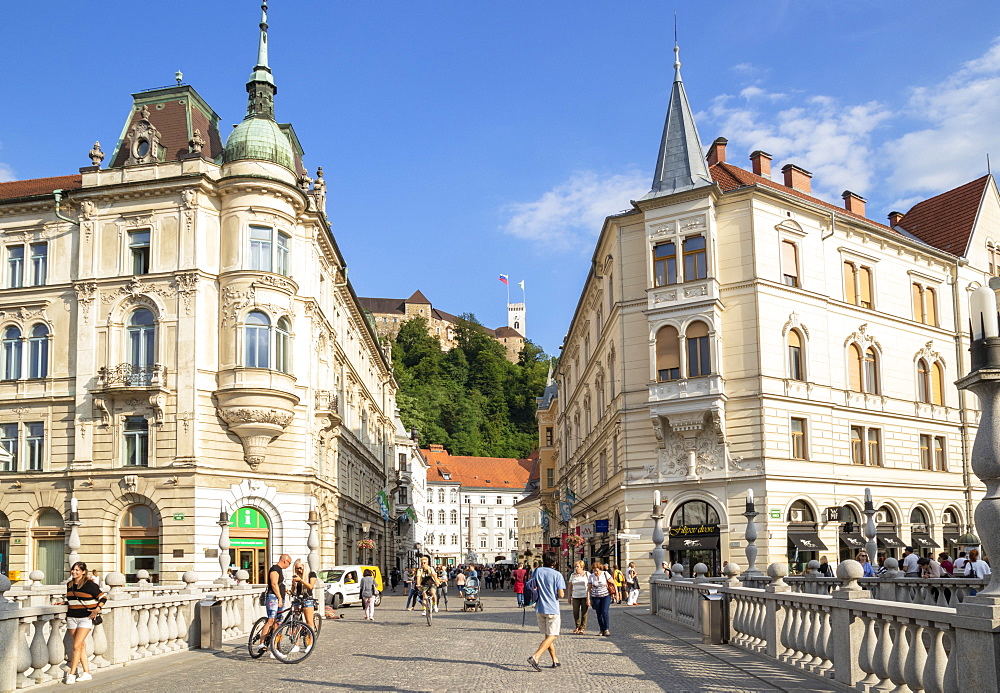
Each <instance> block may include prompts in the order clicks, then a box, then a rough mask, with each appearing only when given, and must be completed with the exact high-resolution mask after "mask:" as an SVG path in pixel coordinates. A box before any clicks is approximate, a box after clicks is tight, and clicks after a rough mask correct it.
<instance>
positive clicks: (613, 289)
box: [540, 61, 1000, 575]
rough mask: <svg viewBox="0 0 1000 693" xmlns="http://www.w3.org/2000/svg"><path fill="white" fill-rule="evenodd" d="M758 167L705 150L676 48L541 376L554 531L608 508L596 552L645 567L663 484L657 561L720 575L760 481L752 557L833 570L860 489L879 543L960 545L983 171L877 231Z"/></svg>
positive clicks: (992, 197) (720, 142) (988, 241)
mask: <svg viewBox="0 0 1000 693" xmlns="http://www.w3.org/2000/svg"><path fill="white" fill-rule="evenodd" d="M750 162H751V167H750V169H751V170H746V169H744V168H741V167H738V166H736V165H734V164H733V163H731V162H729V161H727V152H726V140H725V139H724V138H719V139H717V140H715V142H714V143H713V145H712V146H711V149H710V150H709V152H708V155H707V157H706V156H705V154H704V151H703V149H702V145H701V140H700V139H699V137H698V133H697V130H696V128H695V123H694V119H693V116H692V112H691V109H690V106H689V104H688V101H687V97H686V95H685V92H684V85H683V83H682V81H681V77H680V63H679V61H678V62H677V63H676V65H675V78H674V83H673V91H672V94H671V98H670V104H669V108H668V112H667V118H666V124H665V126H664V131H663V136H662V140H661V144H660V150H659V157H658V160H657V164H656V172H655V175H654V178H653V184H652V187H651V190H650V192H649V193H648V194H647V195H646V196H645V197H643V198H642V199H640V200H637V201H635V202H634V203H633V204H632V208H631V209H630V210H628V211H626V212H623V213H621V214H617V215H614V216H611V217H608V218H607V220H606V222H605V224H604V227H603V229H602V230H601V235H600V238H599V240H598V242H597V246H596V248H595V250H594V254H593V270H592V272H591V273H590V275H589V277H588V278H587V280H586V282H585V285H584V287H583V290H582V292H581V296H580V300H579V304H578V308H577V310H576V313H575V315H574V317H573V320H572V322H571V324H570V327H569V331H568V334H567V336H566V339H565V345H564V349H563V352H562V356H561V358H560V361H559V368H558V371H557V372H556V375H555V377H556V381H557V383H558V400H555V401H558V423H557V426H556V429H557V430H556V434H555V440H554V444H555V447H556V448H557V450H556V455H557V460H558V465H559V466H558V471H557V472H556V475H557V477H558V478H557V480H556V486H557V488H556V491H557V493H559V494H560V498H561V500H563V501H566V500H571V499H572V498H573V497H574V496H575V497H576V502H575V503H574V504H573V511H572V519H571V520H570V521H569V522H566V523H564V524H563V525H562V526H561V527H560V528H559V531H570V532H572V531H574V528H575V527H576V526H578V525H579V524H581V523H584V522H593V521H595V520H602V519H603V520H607V521H608V523H609V529H610V531H609V533H608V535H607V536H604V537H601V536H598V537H596V538H595V540H594V541H592V542H590V544H589V547H588V552H590V553H592V552H594V551H600V547H601V544H602V543H604V542H610V543H611V545H612V548H613V552H612V555H617V556H618V557H620V558H621V559H622V560H623V561H624V560H630V559H632V560H636V561H637V562H638V563H639V566H640V573H641V574H643V575H648V574H649V572H650V570H651V569H652V565H651V563H650V561H649V552H650V549H651V548H652V545H651V543H650V541H651V530H652V520H651V519H650V515H651V504H652V498H653V491H654V490H660V491H661V492H662V493H663V497H664V499H665V501H664V512H665V521H664V522H665V526H667V527H669V528H670V532H669V533H668V535H669V538H668V544H667V548H668V549H669V556H670V559H671V560H672V561H680V562H682V563H684V564H685V566H691V565H693V564H694V563H696V562H698V561H704V562H705V563H706V564H707V565H708V566H709V568H710V570H711V571H712V572H713V574H718V571H719V569H720V567H721V564H722V562H723V561H726V560H729V561H735V562H737V563H740V564H744V563H745V562H746V561H745V558H744V548H745V546H746V541H744V537H743V535H744V530H745V527H746V519H745V518H744V516H743V513H744V511H745V501H746V496H747V493H748V491H749V490H752V491H753V492H754V494H755V496H756V510H757V511H758V512H759V513H760V515H758V517H757V519H756V523H757V526H758V532H759V536H760V538H759V539H758V540H757V545H758V547H759V548H760V557H759V559H758V565H757V567H758V569H761V568H762V567H763V566H766V565H767V564H768V563H770V562H772V561H778V560H788V561H790V562H792V563H793V564H795V565H796V566H801V565H802V564H803V563H804V562H805V561H807V560H809V559H812V558H817V557H818V556H820V555H827V556H829V558H830V559H831V560H832V561H834V562H836V561H838V560H841V559H843V558H846V557H853V556H854V555H855V553H856V551H857V549H858V548H860V545H863V541H859V539H860V536H861V535H860V532H861V527H862V523H863V521H864V516H863V515H862V510H863V500H864V490H865V489H866V488H871V490H872V493H873V496H874V499H875V506H876V510H877V513H876V521H877V522H878V534H879V537H880V539H879V545H880V550H882V551H885V552H887V553H890V554H895V555H897V556H898V554H899V550H900V548H901V547H902V546H904V545H908V544H912V545H915V546H916V547H917V548H918V549H921V551H922V552H928V553H929V552H937V551H939V550H948V551H952V552H954V550H955V545H956V543H957V540H958V538H959V536H960V535H961V534H963V533H964V532H966V531H967V530H968V529H970V525H971V523H972V512H973V509H974V506H975V499H976V498H979V497H981V489H980V488H979V487H978V486H977V485H976V484H977V483H978V482H976V481H975V479H974V477H972V476H971V474H970V470H969V466H968V465H969V451H970V450H971V445H972V441H973V438H974V436H975V431H976V424H977V421H978V415H979V414H978V410H977V402H976V400H975V397H973V396H972V395H970V394H968V393H966V392H964V391H962V392H960V391H958V390H957V389H956V388H955V386H954V384H953V383H954V382H955V380H957V379H958V378H960V377H962V376H964V375H965V374H966V373H967V372H968V368H969V365H968V356H967V348H968V343H967V340H968V336H967V334H966V331H967V327H968V324H969V322H968V321H969V312H968V297H969V293H970V292H971V291H972V290H973V289H975V288H976V287H978V286H981V285H982V284H984V283H985V282H986V281H987V280H988V278H989V276H990V275H996V274H1000V196H998V193H997V186H996V183H995V182H994V180H993V178H992V177H991V176H984V177H982V178H979V179H977V180H975V181H973V182H971V183H968V184H966V185H964V186H962V187H960V188H957V189H955V190H952V191H948V192H946V193H943V194H942V195H939V196H937V197H934V198H931V199H930V200H926V201H924V202H921V203H919V204H918V205H916V206H914V207H913V209H911V210H910V211H909V212H907V213H906V214H899V213H895V212H894V213H892V214H890V215H889V216H890V222H889V224H888V225H886V224H882V223H879V222H876V221H873V220H871V219H869V218H867V216H866V215H865V200H864V199H863V198H862V197H860V196H859V195H857V194H855V193H853V192H850V191H845V192H844V194H843V198H844V203H843V206H838V205H832V204H829V203H828V202H825V201H823V200H820V199H818V198H816V197H815V196H813V195H812V193H811V190H810V178H811V174H810V173H809V172H807V171H805V170H803V169H802V168H800V167H797V166H795V165H791V164H790V165H788V166H785V167H784V168H783V169H782V174H783V179H782V180H780V181H779V180H775V179H773V178H772V175H771V168H770V162H771V156H770V155H769V154H767V153H765V152H762V151H756V152H754V153H752V154H751V155H750ZM553 401H554V400H553V399H552V398H548V399H547V400H546V402H545V406H544V407H542V409H543V410H547V409H549V408H551V405H552V402H553ZM543 414H545V415H547V412H545V411H540V416H541V415H543ZM542 432H543V433H542V434H543V435H544V425H543V428H542ZM544 450H545V448H544V446H543V459H544ZM542 481H543V484H542V488H543V489H544V488H545V484H544V481H545V480H544V478H543V480H542ZM617 532H622V533H626V534H629V533H632V534H639V535H640V536H641V540H633V541H632V542H631V544H630V546H627V545H626V544H625V543H624V542H622V541H620V540H619V541H616V536H617V534H616V533H617ZM938 547H940V548H938ZM588 555H589V554H588ZM953 555H954V554H953Z"/></svg>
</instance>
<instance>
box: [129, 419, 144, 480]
mask: <svg viewBox="0 0 1000 693" xmlns="http://www.w3.org/2000/svg"><path fill="white" fill-rule="evenodd" d="M125 466H126V467H148V466H149V422H148V421H146V419H145V417H142V416H127V417H125Z"/></svg>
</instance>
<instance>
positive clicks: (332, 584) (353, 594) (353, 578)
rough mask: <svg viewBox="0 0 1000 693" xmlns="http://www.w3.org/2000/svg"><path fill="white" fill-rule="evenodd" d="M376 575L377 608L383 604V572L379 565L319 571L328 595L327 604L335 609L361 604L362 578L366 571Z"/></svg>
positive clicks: (339, 566) (351, 566)
mask: <svg viewBox="0 0 1000 693" xmlns="http://www.w3.org/2000/svg"><path fill="white" fill-rule="evenodd" d="M366 570H371V571H372V572H374V573H375V589H377V590H378V592H379V593H378V594H376V595H375V606H378V605H379V604H381V603H382V596H381V592H382V571H381V570H379V569H378V566H377V565H337V566H334V567H332V568H327V569H324V570H321V571H319V579H320V580H322V581H323V583H324V588H325V591H326V594H327V595H328V596H327V597H326V601H325V603H326V604H331V605H332V606H333V608H334V609H339V608H340V607H341V606H351V605H352V604H360V603H361V577H362V576H363V575H364V571H366Z"/></svg>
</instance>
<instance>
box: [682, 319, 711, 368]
mask: <svg viewBox="0 0 1000 693" xmlns="http://www.w3.org/2000/svg"><path fill="white" fill-rule="evenodd" d="M687 367H688V372H687V375H688V377H689V378H697V377H698V376H701V375H708V374H709V373H711V372H712V360H711V356H710V352H709V346H708V325H706V324H705V323H703V322H693V323H691V324H690V325H689V326H688V328H687Z"/></svg>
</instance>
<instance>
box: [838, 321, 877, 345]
mask: <svg viewBox="0 0 1000 693" xmlns="http://www.w3.org/2000/svg"><path fill="white" fill-rule="evenodd" d="M851 342H856V343H858V344H860V345H862V346H867V345H874V346H875V348H877V349H878V350H879V351H882V345H881V344H879V343H878V340H877V339H875V337H873V336H872V335H870V334H868V323H865V324H863V325H861V326H860V327H859V328H858V330H857V332H852V333H851V334H850V335H849V336H848V337H847V339H845V340H844V348H847V345H848V344H850V343H851Z"/></svg>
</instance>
